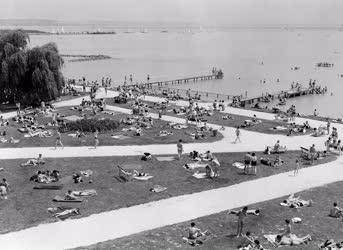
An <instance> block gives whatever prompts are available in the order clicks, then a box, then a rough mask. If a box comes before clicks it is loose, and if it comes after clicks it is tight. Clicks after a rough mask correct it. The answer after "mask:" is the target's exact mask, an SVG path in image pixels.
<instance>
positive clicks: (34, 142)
mask: <svg viewBox="0 0 343 250" xmlns="http://www.w3.org/2000/svg"><path fill="white" fill-rule="evenodd" d="M56 112H58V113H60V114H64V115H65V116H71V115H76V116H80V114H79V112H78V111H75V110H70V108H68V107H64V108H59V109H57V111H56ZM85 113H86V114H87V116H88V117H90V118H91V117H96V118H98V119H101V118H110V119H116V120H121V119H124V118H127V117H129V115H127V114H122V113H115V115H114V116H113V115H109V114H103V113H98V114H97V115H95V116H93V115H92V114H91V111H90V110H88V111H86V112H85ZM37 120H38V121H39V124H47V123H48V122H51V120H52V118H51V117H44V116H43V115H39V117H38V118H37ZM168 124H169V122H166V121H163V120H154V126H153V127H152V128H150V129H145V128H143V135H142V136H134V135H133V132H125V133H124V132H122V129H123V128H128V127H131V126H133V125H125V124H121V125H120V127H119V128H118V129H114V130H113V131H107V132H100V133H99V141H100V144H99V145H100V146H101V145H147V144H168V143H177V141H178V140H179V139H181V138H182V140H183V141H184V142H185V143H191V142H213V141H217V140H220V139H222V138H223V136H222V134H221V133H220V132H219V133H218V134H217V136H216V137H213V136H212V133H210V132H208V134H207V137H206V138H204V139H201V140H195V139H193V138H192V137H191V136H190V133H194V131H195V126H193V125H190V126H189V127H188V128H187V129H181V130H177V129H170V128H169V125H168ZM21 126H22V125H21V124H18V123H15V122H13V121H10V126H7V127H0V132H1V131H3V130H5V131H6V133H7V136H6V138H7V139H9V138H10V137H13V138H15V139H20V142H19V143H16V144H11V143H0V148H1V147H52V146H54V145H55V141H56V135H55V131H56V128H55V127H47V129H49V130H52V131H53V133H54V135H53V136H52V137H47V138H40V137H28V138H25V137H24V134H22V133H21V132H19V131H18V128H20V127H21ZM161 130H167V131H168V132H172V133H173V134H172V135H169V136H165V137H161V136H160V135H159V132H160V131H161ZM70 133H72V132H67V133H61V135H62V142H63V144H64V145H65V146H84V145H89V146H93V145H94V135H93V133H85V134H86V136H85V137H82V139H81V141H80V140H78V139H77V138H74V137H71V136H68V134H70ZM111 135H123V136H124V137H122V139H114V138H112V137H111Z"/></svg>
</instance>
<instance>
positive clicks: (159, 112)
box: [158, 109, 162, 120]
mask: <svg viewBox="0 0 343 250" xmlns="http://www.w3.org/2000/svg"><path fill="white" fill-rule="evenodd" d="M158 119H160V120H161V119H162V110H161V109H160V110H158Z"/></svg>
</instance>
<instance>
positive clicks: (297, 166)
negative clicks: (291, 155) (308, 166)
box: [294, 159, 300, 176]
mask: <svg viewBox="0 0 343 250" xmlns="http://www.w3.org/2000/svg"><path fill="white" fill-rule="evenodd" d="M299 169H300V161H299V159H296V160H295V169H294V176H296V175H297V174H298V173H299Z"/></svg>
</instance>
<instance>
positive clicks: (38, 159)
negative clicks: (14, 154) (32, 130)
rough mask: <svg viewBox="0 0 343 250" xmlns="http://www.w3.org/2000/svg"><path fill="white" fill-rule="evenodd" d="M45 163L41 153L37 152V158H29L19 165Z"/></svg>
mask: <svg viewBox="0 0 343 250" xmlns="http://www.w3.org/2000/svg"><path fill="white" fill-rule="evenodd" d="M44 163H45V161H44V159H43V157H42V154H39V155H38V158H36V159H29V160H27V162H25V163H22V164H20V165H21V166H34V167H35V166H37V165H41V164H44Z"/></svg>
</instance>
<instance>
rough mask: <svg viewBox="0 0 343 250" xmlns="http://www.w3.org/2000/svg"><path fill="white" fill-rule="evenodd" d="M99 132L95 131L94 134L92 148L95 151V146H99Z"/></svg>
mask: <svg viewBox="0 0 343 250" xmlns="http://www.w3.org/2000/svg"><path fill="white" fill-rule="evenodd" d="M98 135H99V131H98V130H97V129H96V130H95V132H94V148H95V149H96V147H97V146H99V138H98Z"/></svg>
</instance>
